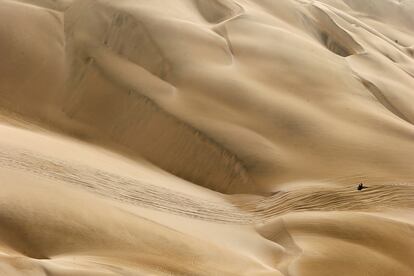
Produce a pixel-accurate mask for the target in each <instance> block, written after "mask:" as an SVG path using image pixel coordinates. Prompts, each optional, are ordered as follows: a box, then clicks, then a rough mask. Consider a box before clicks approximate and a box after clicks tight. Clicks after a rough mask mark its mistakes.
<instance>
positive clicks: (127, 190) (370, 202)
mask: <svg viewBox="0 0 414 276" xmlns="http://www.w3.org/2000/svg"><path fill="white" fill-rule="evenodd" d="M0 167H5V168H12V169H17V170H24V171H28V172H31V173H33V174H36V175H39V176H41V177H46V178H49V179H55V180H58V181H63V182H66V183H70V184H72V185H75V186H77V187H79V188H82V189H85V190H87V191H89V192H91V193H94V194H97V195H99V196H103V197H106V198H111V199H114V200H117V201H121V202H124V203H128V204H133V205H137V206H141V207H145V208H150V209H155V210H159V211H163V212H168V213H172V214H176V215H180V216H187V217H191V218H195V219H200V220H206V221H214V222H220V223H234V224H256V223H261V222H265V221H267V220H269V219H272V218H274V217H275V216H278V215H282V214H286V213H289V212H295V211H345V210H364V211H367V210H368V211H369V210H372V211H375V210H380V209H384V208H394V207H406V208H414V185H408V184H407V185H402V184H400V185H397V184H395V185H385V184H381V185H370V187H369V189H367V190H364V191H363V192H358V191H356V189H355V186H354V185H349V186H341V187H332V188H322V189H321V188H319V190H316V189H315V188H304V189H300V190H295V191H283V192H282V191H281V192H277V193H275V194H273V195H272V196H268V197H262V198H259V199H257V197H255V199H246V197H244V199H240V198H239V197H237V196H229V195H223V198H224V199H225V201H223V202H219V201H216V202H215V201H209V200H206V199H201V198H196V197H194V196H193V195H191V196H190V195H187V194H184V193H180V192H177V191H174V190H172V189H167V188H164V187H158V186H156V185H152V184H149V183H145V182H143V181H142V180H138V179H134V178H131V177H126V176H121V175H118V174H114V173H112V172H107V171H103V170H98V169H95V168H92V167H88V166H84V165H80V164H74V163H69V162H66V161H63V160H57V159H53V158H50V157H47V156H41V155H39V154H36V153H34V152H30V151H26V150H22V149H15V148H3V147H1V148H0Z"/></svg>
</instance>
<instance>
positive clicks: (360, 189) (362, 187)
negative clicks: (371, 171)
mask: <svg viewBox="0 0 414 276" xmlns="http://www.w3.org/2000/svg"><path fill="white" fill-rule="evenodd" d="M366 188H368V187H367V186H364V184H362V182H361V183H359V185H358V188H357V190H358V191H362V190H363V189H366Z"/></svg>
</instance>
